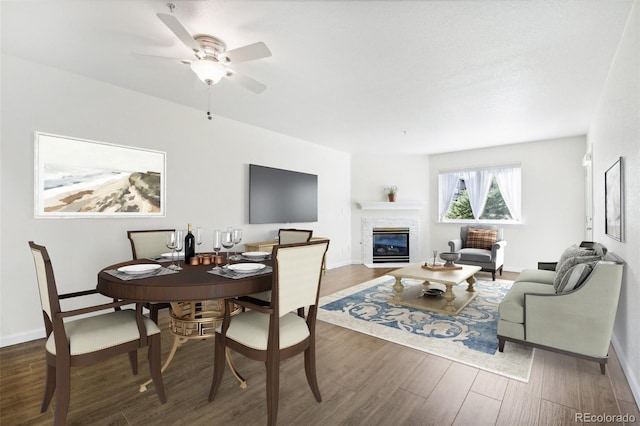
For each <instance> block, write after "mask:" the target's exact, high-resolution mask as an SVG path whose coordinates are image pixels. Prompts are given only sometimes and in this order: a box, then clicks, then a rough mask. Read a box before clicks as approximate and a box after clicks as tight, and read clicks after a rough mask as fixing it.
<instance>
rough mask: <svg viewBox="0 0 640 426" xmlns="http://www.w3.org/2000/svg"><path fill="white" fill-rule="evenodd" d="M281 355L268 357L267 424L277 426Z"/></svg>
mask: <svg viewBox="0 0 640 426" xmlns="http://www.w3.org/2000/svg"><path fill="white" fill-rule="evenodd" d="M278 355H279V354H274V355H271V354H269V355H267V362H266V366H267V424H268V425H269V426H275V425H276V421H277V419H278V393H279V391H280V357H279V356H278Z"/></svg>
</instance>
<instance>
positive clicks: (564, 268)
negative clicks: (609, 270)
mask: <svg viewBox="0 0 640 426" xmlns="http://www.w3.org/2000/svg"><path fill="white" fill-rule="evenodd" d="M600 259H601V256H576V257H570V258H568V259H567V260H565V261H564V262H562V265H560V268H558V271H557V272H556V277H555V279H554V280H553V287H554V288H555V289H556V291H557V290H558V287H559V286H560V283H562V279H563V278H564V276H565V274H566V273H567V272H569V270H570V269H571V268H573V267H574V266H576V265H578V264H580V263H591V264H592V266H593V265H595V263H596V262H597V261H598V260H600Z"/></svg>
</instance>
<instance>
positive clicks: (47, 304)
mask: <svg viewBox="0 0 640 426" xmlns="http://www.w3.org/2000/svg"><path fill="white" fill-rule="evenodd" d="M29 246H30V247H31V254H32V255H33V261H34V263H35V267H36V279H37V281H38V290H39V292H40V304H41V305H42V311H43V313H45V314H46V316H45V327H46V328H47V335H48V334H49V332H50V331H51V324H52V320H53V314H55V313H57V312H60V301H59V300H58V290H57V288H56V282H55V278H54V276H53V267H52V266H51V259H50V258H49V253H48V252H47V249H46V248H45V247H43V246H39V245H36V244H33V243H29Z"/></svg>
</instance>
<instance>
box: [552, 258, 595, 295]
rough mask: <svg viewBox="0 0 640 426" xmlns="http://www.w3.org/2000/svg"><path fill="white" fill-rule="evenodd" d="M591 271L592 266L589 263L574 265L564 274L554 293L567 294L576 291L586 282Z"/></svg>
mask: <svg viewBox="0 0 640 426" xmlns="http://www.w3.org/2000/svg"><path fill="white" fill-rule="evenodd" d="M591 271H593V265H592V264H591V263H579V264H577V265H575V266H574V267H573V268H571V269H569V270H568V271H567V273H566V274H564V277H563V278H562V281H561V282H560V285H559V286H558V289H557V290H556V293H567V292H569V291H571V290H575V289H577V288H578V287H580V286H581V285H582V283H584V282H585V281H586V280H587V278H588V277H589V275H590V274H591Z"/></svg>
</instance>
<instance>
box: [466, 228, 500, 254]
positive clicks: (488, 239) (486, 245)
mask: <svg viewBox="0 0 640 426" xmlns="http://www.w3.org/2000/svg"><path fill="white" fill-rule="evenodd" d="M497 237H498V231H496V230H493V229H478V228H469V229H468V230H467V239H466V244H465V248H476V249H485V250H491V246H492V245H493V244H494V243H495V242H496V239H497Z"/></svg>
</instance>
